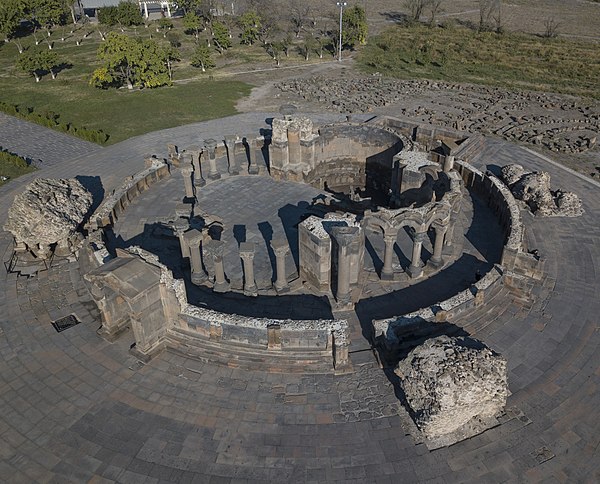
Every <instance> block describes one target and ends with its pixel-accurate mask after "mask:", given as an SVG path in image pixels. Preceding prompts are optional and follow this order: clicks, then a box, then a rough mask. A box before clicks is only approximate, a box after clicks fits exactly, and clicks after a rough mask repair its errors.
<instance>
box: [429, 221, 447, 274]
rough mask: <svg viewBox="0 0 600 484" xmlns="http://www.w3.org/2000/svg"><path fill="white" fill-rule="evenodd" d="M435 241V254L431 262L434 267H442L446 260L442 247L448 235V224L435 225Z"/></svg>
mask: <svg viewBox="0 0 600 484" xmlns="http://www.w3.org/2000/svg"><path fill="white" fill-rule="evenodd" d="M434 228H435V242H434V245H433V255H432V256H431V259H429V263H430V264H431V265H432V266H434V267H440V266H441V265H442V264H443V263H444V260H443V258H442V249H443V248H444V239H445V237H446V231H447V230H448V226H447V225H434Z"/></svg>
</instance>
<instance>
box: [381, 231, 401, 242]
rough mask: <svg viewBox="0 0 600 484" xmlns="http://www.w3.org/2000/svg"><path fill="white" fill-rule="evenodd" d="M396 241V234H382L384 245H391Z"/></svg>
mask: <svg viewBox="0 0 600 484" xmlns="http://www.w3.org/2000/svg"><path fill="white" fill-rule="evenodd" d="M397 239H398V234H397V233H396V234H393V235H392V234H383V241H384V242H385V243H386V244H393V243H395V242H396V240H397Z"/></svg>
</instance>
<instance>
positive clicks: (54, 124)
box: [0, 101, 110, 144]
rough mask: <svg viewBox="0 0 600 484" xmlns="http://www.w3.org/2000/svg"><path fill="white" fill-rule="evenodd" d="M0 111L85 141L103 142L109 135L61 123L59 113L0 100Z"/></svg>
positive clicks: (97, 130) (100, 131)
mask: <svg viewBox="0 0 600 484" xmlns="http://www.w3.org/2000/svg"><path fill="white" fill-rule="evenodd" d="M0 111H3V112H5V113H6V114H10V115H11V116H17V117H19V118H23V119H26V120H27V121H31V122H33V123H36V124H40V125H42V126H45V127H47V128H52V129H56V130H57V131H62V132H63V133H69V134H71V135H73V136H77V137H78V138H81V139H84V140H86V141H91V142H92V143H98V144H104V143H106V142H107V141H108V138H109V137H110V136H109V135H108V134H106V133H105V132H104V131H102V130H101V129H89V128H86V127H80V128H78V127H77V126H73V125H72V124H71V123H62V122H61V121H60V120H59V115H58V114H56V113H54V112H52V111H42V112H36V111H34V110H33V109H32V108H28V107H26V108H22V107H20V106H17V105H14V104H9V103H5V102H2V101H0Z"/></svg>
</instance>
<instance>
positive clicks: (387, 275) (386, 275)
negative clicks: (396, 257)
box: [380, 272, 394, 281]
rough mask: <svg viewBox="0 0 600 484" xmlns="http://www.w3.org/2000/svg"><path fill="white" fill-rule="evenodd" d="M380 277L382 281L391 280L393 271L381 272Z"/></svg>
mask: <svg viewBox="0 0 600 484" xmlns="http://www.w3.org/2000/svg"><path fill="white" fill-rule="evenodd" d="M380 279H381V280H382V281H393V280H394V273H393V272H382V273H381V277H380Z"/></svg>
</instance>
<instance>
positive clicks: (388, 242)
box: [381, 234, 398, 281]
mask: <svg viewBox="0 0 600 484" xmlns="http://www.w3.org/2000/svg"><path fill="white" fill-rule="evenodd" d="M397 237H398V234H394V235H392V234H387V235H384V236H383V241H384V242H385V251H384V253H383V269H382V270H381V280H382V281H392V280H394V268H393V267H392V261H393V260H394V244H395V243H396V238H397Z"/></svg>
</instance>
